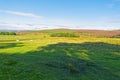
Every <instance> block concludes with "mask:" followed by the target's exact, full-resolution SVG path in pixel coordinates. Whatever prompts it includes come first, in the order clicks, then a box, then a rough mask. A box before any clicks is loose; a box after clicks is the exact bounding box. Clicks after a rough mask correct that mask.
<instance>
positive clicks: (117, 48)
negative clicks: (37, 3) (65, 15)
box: [0, 35, 120, 80]
mask: <svg viewBox="0 0 120 80" xmlns="http://www.w3.org/2000/svg"><path fill="white" fill-rule="evenodd" d="M0 80H120V38H96V37H88V38H87V37H85V38H84V37H50V36H44V35H37V36H36V35H14V36H12V35H9V36H7V35H1V36H0Z"/></svg>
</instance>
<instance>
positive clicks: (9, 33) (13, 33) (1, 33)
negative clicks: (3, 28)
mask: <svg viewBox="0 0 120 80" xmlns="http://www.w3.org/2000/svg"><path fill="white" fill-rule="evenodd" d="M0 35H16V33H15V32H0Z"/></svg>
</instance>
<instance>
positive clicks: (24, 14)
mask: <svg viewBox="0 0 120 80" xmlns="http://www.w3.org/2000/svg"><path fill="white" fill-rule="evenodd" d="M0 12H1V13H7V14H14V15H18V16H25V17H31V18H42V16H38V15H35V14H32V13H25V12H17V11H8V10H0Z"/></svg>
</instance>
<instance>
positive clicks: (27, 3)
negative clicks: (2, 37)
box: [0, 0, 120, 30]
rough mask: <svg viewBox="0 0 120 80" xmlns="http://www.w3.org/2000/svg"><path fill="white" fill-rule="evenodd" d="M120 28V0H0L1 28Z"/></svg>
mask: <svg viewBox="0 0 120 80" xmlns="http://www.w3.org/2000/svg"><path fill="white" fill-rule="evenodd" d="M56 28H69V29H100V30H116V29H120V0H0V30H41V29H56Z"/></svg>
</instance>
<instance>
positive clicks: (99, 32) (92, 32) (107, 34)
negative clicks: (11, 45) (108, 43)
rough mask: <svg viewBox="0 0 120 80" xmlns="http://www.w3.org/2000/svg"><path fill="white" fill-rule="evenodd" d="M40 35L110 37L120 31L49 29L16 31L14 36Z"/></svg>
mask: <svg viewBox="0 0 120 80" xmlns="http://www.w3.org/2000/svg"><path fill="white" fill-rule="evenodd" d="M40 33H45V34H52V33H78V34H79V35H80V36H96V37H110V36H115V35H119V34H120V30H86V29H79V30H77V29H64V28H60V29H49V30H34V31H17V32H16V34H28V35H29V34H30V35H31V34H33V35H34V34H35V35H39V34H40Z"/></svg>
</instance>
